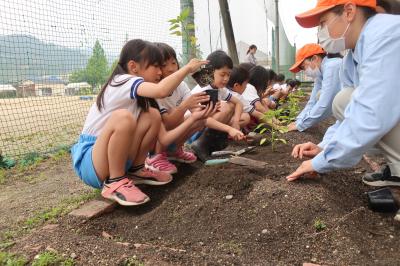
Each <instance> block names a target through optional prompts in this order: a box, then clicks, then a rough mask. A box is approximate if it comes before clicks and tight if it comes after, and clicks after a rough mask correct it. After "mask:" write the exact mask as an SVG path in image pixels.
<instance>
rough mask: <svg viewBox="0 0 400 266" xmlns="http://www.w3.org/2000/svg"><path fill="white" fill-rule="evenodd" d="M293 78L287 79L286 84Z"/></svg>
mask: <svg viewBox="0 0 400 266" xmlns="http://www.w3.org/2000/svg"><path fill="white" fill-rule="evenodd" d="M292 80H293V79H287V80H286V81H285V83H286V84H288V83H289V82H290V81H292Z"/></svg>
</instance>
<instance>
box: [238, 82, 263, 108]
mask: <svg viewBox="0 0 400 266" xmlns="http://www.w3.org/2000/svg"><path fill="white" fill-rule="evenodd" d="M242 96H243V98H244V99H245V100H246V101H247V102H248V103H249V104H251V105H252V106H255V104H256V102H259V101H260V96H258V94H257V90H256V88H255V87H254V86H253V85H251V84H247V86H246V89H245V90H244V92H243V94H242Z"/></svg>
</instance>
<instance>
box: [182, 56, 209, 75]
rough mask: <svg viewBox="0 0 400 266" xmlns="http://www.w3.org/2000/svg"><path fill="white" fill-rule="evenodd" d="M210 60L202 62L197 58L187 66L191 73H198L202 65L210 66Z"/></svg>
mask: <svg viewBox="0 0 400 266" xmlns="http://www.w3.org/2000/svg"><path fill="white" fill-rule="evenodd" d="M208 62H209V61H208V60H200V59H197V58H193V59H192V60H190V61H189V63H188V64H187V65H186V66H185V67H187V68H188V69H189V72H190V73H194V72H196V71H197V70H198V69H199V68H200V67H201V66H202V65H206V64H208Z"/></svg>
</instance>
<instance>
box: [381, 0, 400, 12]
mask: <svg viewBox="0 0 400 266" xmlns="http://www.w3.org/2000/svg"><path fill="white" fill-rule="evenodd" d="M376 5H378V6H380V7H382V8H383V9H385V11H386V13H388V14H392V15H399V14H400V1H394V0H377V1H376Z"/></svg>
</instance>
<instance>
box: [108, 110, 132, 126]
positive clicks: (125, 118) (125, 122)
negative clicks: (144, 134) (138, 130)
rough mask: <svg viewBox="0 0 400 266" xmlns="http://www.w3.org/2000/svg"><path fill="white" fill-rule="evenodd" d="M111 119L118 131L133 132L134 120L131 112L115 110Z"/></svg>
mask: <svg viewBox="0 0 400 266" xmlns="http://www.w3.org/2000/svg"><path fill="white" fill-rule="evenodd" d="M111 119H112V120H113V121H114V122H115V123H114V124H115V126H116V127H117V128H118V129H129V130H134V129H135V126H136V119H135V117H134V116H133V114H132V113H131V112H129V111H128V110H126V109H120V110H116V111H114V112H113V113H112V114H111Z"/></svg>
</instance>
